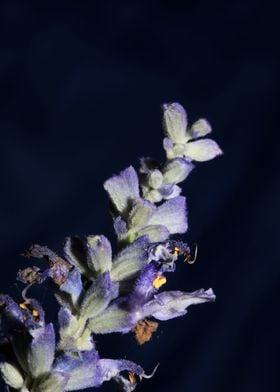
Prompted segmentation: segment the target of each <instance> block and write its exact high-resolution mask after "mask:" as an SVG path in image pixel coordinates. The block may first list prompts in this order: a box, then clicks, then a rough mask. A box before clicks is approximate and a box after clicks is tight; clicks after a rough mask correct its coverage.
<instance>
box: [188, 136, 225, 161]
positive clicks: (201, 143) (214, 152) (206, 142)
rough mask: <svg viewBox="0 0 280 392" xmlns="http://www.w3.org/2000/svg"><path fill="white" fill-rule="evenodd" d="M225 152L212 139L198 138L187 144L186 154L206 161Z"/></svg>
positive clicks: (191, 157) (194, 158) (195, 159)
mask: <svg viewBox="0 0 280 392" xmlns="http://www.w3.org/2000/svg"><path fill="white" fill-rule="evenodd" d="M222 153H223V152H222V150H221V149H220V147H219V146H218V144H217V143H216V142H215V141H214V140H212V139H202V140H196V141H195V142H190V143H187V144H186V145H185V149H184V156H185V157H186V158H189V159H192V160H193V161H198V162H204V161H209V160H210V159H213V158H215V157H216V156H218V155H221V154H222Z"/></svg>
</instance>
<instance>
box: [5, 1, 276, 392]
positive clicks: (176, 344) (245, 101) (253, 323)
mask: <svg viewBox="0 0 280 392" xmlns="http://www.w3.org/2000/svg"><path fill="white" fill-rule="evenodd" d="M275 3H276V2H275ZM0 10H1V12H0V20H1V23H0V29H1V34H0V83H1V88H0V130H1V131H0V132H1V154H0V160H1V163H0V168H1V169H0V170H1V193H0V198H1V200H0V230H1V237H0V238H1V243H0V246H1V273H0V280H1V285H0V289H1V292H4V293H9V294H10V295H13V296H15V297H17V296H19V293H20V291H21V289H22V286H21V285H20V283H15V275H16V273H17V270H18V269H19V268H23V267H24V266H27V265H30V264H32V263H30V262H28V261H26V260H25V259H23V258H22V257H20V256H19V253H20V252H21V251H23V250H24V249H26V248H28V247H29V245H31V244H32V243H39V244H42V245H48V246H49V247H50V248H52V249H53V250H55V251H56V252H58V253H60V254H61V252H62V243H63V240H64V238H65V237H66V236H67V235H72V234H79V235H82V234H101V233H103V234H105V235H106V236H108V237H109V238H111V239H112V241H113V242H114V234H113V230H112V223H111V218H110V214H109V210H108V200H107V197H106V195H105V191H104V190H103V187H102V184H103V182H104V180H105V179H107V178H108V177H109V176H111V174H113V173H117V172H119V171H120V170H121V169H123V168H125V167H127V166H128V165H130V164H133V165H134V166H135V167H138V158H140V157H141V156H152V157H154V158H157V159H163V157H164V154H163V150H162V137H163V133H162V128H161V109H160V105H161V104H162V103H164V102H170V101H178V102H180V103H181V104H182V105H184V106H185V108H186V109H187V111H188V116H189V119H190V121H195V120H197V119H198V118H200V117H205V118H207V119H208V120H209V121H210V123H211V124H212V127H213V136H212V137H213V138H214V139H215V140H216V141H217V142H218V143H219V144H220V146H221V147H222V149H223V150H224V155H223V156H222V157H219V158H217V159H215V160H213V161H210V162H207V163H203V164H197V167H196V169H195V170H194V171H193V172H192V173H191V175H190V177H189V178H188V179H187V181H186V183H185V184H184V194H186V195H187V200H188V208H189V225H190V229H189V232H188V233H187V234H186V235H185V236H182V237H181V239H183V240H185V241H188V242H190V243H192V242H197V243H198V247H199V257H198V261H197V263H196V264H195V265H193V266H186V265H183V263H179V264H178V272H177V274H173V275H172V276H169V282H168V286H167V288H169V289H170V288H171V289H173V288H176V289H182V290H185V291H192V290H195V289H199V288H201V287H204V288H208V287H213V289H214V290H215V293H216V295H217V301H216V303H214V304H205V305H201V306H195V307H191V308H190V309H189V313H188V315H187V316H185V317H184V318H179V319H175V320H171V321H169V322H166V323H165V322H161V324H160V327H159V330H158V331H157V333H156V334H155V336H154V338H153V340H152V341H151V342H149V343H148V344H146V345H144V346H141V347H139V346H137V345H136V343H135V341H134V339H133V336H132V335H131V336H130V335H129V336H125V337H122V336H119V335H110V336H105V337H100V336H97V338H96V340H97V346H98V348H99V351H100V354H101V355H102V356H103V357H112V358H117V357H126V358H128V359H132V360H135V361H136V362H138V363H140V364H141V365H142V366H143V367H144V368H145V369H146V371H147V372H149V371H151V370H152V369H153V367H154V366H155V365H156V363H157V362H160V363H161V365H160V367H159V369H158V371H157V373H156V375H155V376H154V377H153V378H152V379H151V380H149V381H148V380H144V381H143V382H142V383H141V385H140V386H139V388H138V390H139V392H141V391H145V392H149V391H160V392H167V391H170V390H172V391H176V392H181V391H190V392H205V391H207V392H224V391H227V392H236V391H238V392H245V391H246V392H263V391H266V390H267V391H270V392H276V391H279V390H280V380H279V349H280V345H279V310H278V309H279V305H278V292H279V275H280V267H279V264H280V263H279V251H280V247H279V242H280V241H279V218H280V216H279V187H280V179H279V174H278V173H279V166H278V158H279V130H278V127H279V126H278V118H279V115H278V113H277V111H278V110H279V105H278V102H276V94H277V90H278V83H279V67H278V64H277V63H276V59H277V52H276V49H277V44H278V39H277V33H278V29H277V23H278V22H279V20H278V19H279V18H278V14H277V10H276V9H273V2H271V4H270V2H269V1H256V0H243V1H241V0H240V1H238V0H237V1H228V2H220V1H199V0H196V1H177V0H172V1H152V0H149V1H148V0H142V1H118V2H117V1H70V0H68V1H58V2H57V1H55V2H53V1H47V2H46V1H41V2H36V1H15V0H9V1H7V0H6V1H5V0H4V1H2V2H1V5H0ZM37 294H38V297H39V299H40V301H41V302H42V304H43V305H44V306H46V307H48V309H49V312H50V315H51V314H52V313H53V314H55V305H54V302H53V301H52V300H51V299H50V294H49V293H48V291H47V290H46V288H45V287H41V288H40V289H39V290H38V292H37ZM2 388H3V387H2ZM114 388H115V387H114V385H113V384H108V385H107V386H105V387H104V389H103V390H104V391H113V390H115V389H114Z"/></svg>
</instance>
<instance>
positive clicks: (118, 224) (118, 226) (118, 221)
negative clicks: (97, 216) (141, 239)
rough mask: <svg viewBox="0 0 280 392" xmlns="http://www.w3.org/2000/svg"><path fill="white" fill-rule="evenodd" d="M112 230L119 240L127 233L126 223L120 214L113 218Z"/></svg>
mask: <svg viewBox="0 0 280 392" xmlns="http://www.w3.org/2000/svg"><path fill="white" fill-rule="evenodd" d="M114 230H115V233H116V234H117V236H118V239H119V240H121V239H123V238H125V236H126V234H127V225H126V223H125V221H124V220H123V219H122V218H121V216H118V217H117V218H115V219H114Z"/></svg>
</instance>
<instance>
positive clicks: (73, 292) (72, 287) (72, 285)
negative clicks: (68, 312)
mask: <svg viewBox="0 0 280 392" xmlns="http://www.w3.org/2000/svg"><path fill="white" fill-rule="evenodd" d="M59 290H61V291H63V292H65V293H68V294H70V296H71V299H72V303H73V305H76V304H77V302H78V301H79V298H80V295H81V294H82V292H83V284H82V279H81V274H80V272H79V271H78V269H77V268H75V267H74V268H73V269H72V271H70V272H69V274H68V277H67V279H66V281H65V282H64V283H63V284H62V285H61V286H60V287H59Z"/></svg>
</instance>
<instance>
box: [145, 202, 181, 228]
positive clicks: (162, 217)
mask: <svg viewBox="0 0 280 392" xmlns="http://www.w3.org/2000/svg"><path fill="white" fill-rule="evenodd" d="M149 224H151V225H157V224H160V225H164V226H165V227H166V228H167V229H168V230H169V232H170V234H175V233H185V232H186V231H187V229H188V223H187V212H186V199H185V197H182V196H178V197H175V198H173V199H171V200H168V201H166V202H165V203H163V204H162V205H161V206H159V207H158V208H157V210H156V211H155V212H154V214H153V216H152V218H151V219H150V221H149Z"/></svg>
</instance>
